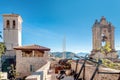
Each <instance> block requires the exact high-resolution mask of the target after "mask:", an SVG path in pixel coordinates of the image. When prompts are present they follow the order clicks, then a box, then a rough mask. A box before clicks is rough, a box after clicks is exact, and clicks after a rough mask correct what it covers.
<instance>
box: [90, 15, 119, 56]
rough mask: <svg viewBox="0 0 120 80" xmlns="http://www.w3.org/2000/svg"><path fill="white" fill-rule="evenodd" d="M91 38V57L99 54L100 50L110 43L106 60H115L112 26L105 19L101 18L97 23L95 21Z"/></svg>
mask: <svg viewBox="0 0 120 80" xmlns="http://www.w3.org/2000/svg"><path fill="white" fill-rule="evenodd" d="M92 36H93V42H92V43H93V49H92V53H91V55H92V56H93V55H94V56H95V55H96V56H98V55H97V54H98V53H100V48H101V47H102V46H104V45H105V44H106V42H109V43H110V48H111V52H110V54H109V55H108V56H107V58H111V57H112V58H117V55H116V51H115V47H114V46H115V44H114V26H113V25H112V24H111V23H108V22H107V21H106V18H105V17H102V18H101V19H100V22H99V21H97V20H96V21H95V23H94V25H93V27H92ZM100 56H101V58H104V56H102V55H99V57H100Z"/></svg>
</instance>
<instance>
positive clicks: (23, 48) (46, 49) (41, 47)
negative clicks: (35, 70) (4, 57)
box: [14, 45, 50, 51]
mask: <svg viewBox="0 0 120 80" xmlns="http://www.w3.org/2000/svg"><path fill="white" fill-rule="evenodd" d="M14 49H15V50H42V51H50V49H49V48H46V47H43V46H39V45H28V46H18V47H15V48H14Z"/></svg>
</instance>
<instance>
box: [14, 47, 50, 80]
mask: <svg viewBox="0 0 120 80" xmlns="http://www.w3.org/2000/svg"><path fill="white" fill-rule="evenodd" d="M14 49H15V50H16V72H17V74H18V76H17V77H18V78H22V77H25V76H28V75H30V74H31V73H33V72H34V71H36V70H38V69H39V68H40V67H42V66H43V65H45V64H46V63H47V61H48V52H49V51H50V49H49V48H46V47H42V46H39V45H29V46H19V47H16V48H14Z"/></svg>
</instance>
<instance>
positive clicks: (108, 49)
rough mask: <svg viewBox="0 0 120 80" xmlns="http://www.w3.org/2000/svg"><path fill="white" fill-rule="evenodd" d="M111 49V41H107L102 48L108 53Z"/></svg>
mask: <svg viewBox="0 0 120 80" xmlns="http://www.w3.org/2000/svg"><path fill="white" fill-rule="evenodd" d="M110 51H111V48H110V42H108V41H107V42H106V44H105V45H104V46H103V47H102V48H101V52H102V53H104V54H106V55H107V54H108V53H110Z"/></svg>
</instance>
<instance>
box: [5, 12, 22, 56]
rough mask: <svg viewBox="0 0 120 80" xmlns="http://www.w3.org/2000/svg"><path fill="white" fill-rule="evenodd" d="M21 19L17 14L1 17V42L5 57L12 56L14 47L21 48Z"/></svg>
mask: <svg viewBox="0 0 120 80" xmlns="http://www.w3.org/2000/svg"><path fill="white" fill-rule="evenodd" d="M21 31H22V18H21V16H20V15H18V14H4V15H3V41H4V43H5V46H6V55H8V56H13V55H14V54H15V53H14V49H13V48H14V47H16V46H21Z"/></svg>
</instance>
